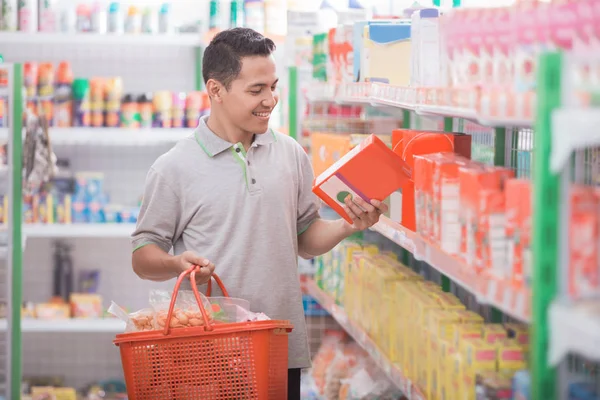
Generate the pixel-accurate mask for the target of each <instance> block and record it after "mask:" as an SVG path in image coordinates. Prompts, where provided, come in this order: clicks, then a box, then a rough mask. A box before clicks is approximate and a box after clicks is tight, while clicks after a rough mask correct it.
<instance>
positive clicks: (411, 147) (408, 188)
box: [392, 129, 471, 231]
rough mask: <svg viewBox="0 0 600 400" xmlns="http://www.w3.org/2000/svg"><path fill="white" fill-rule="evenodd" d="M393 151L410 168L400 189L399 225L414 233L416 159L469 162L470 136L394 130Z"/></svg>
mask: <svg viewBox="0 0 600 400" xmlns="http://www.w3.org/2000/svg"><path fill="white" fill-rule="evenodd" d="M392 148H393V150H394V152H395V153H396V154H398V155H399V156H400V157H402V160H403V161H404V162H405V163H406V165H407V166H408V168H409V173H410V177H411V180H410V181H409V182H408V183H407V184H406V185H405V186H403V187H402V196H401V200H400V201H401V205H398V204H392V207H398V208H401V209H402V211H401V218H396V219H398V220H397V221H396V222H399V223H400V224H402V226H404V227H405V228H408V229H410V230H412V231H416V230H417V226H416V225H417V222H416V215H415V214H416V210H415V208H416V205H415V177H414V174H415V171H414V169H415V162H416V160H415V157H418V156H421V155H426V154H434V153H455V154H458V155H460V156H463V157H465V158H467V159H469V158H471V136H470V135H465V134H462V133H445V132H435V131H419V130H412V129H395V130H394V131H392Z"/></svg>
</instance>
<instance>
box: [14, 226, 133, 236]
mask: <svg viewBox="0 0 600 400" xmlns="http://www.w3.org/2000/svg"><path fill="white" fill-rule="evenodd" d="M134 229H135V224H47V225H44V224H30V225H24V226H23V234H24V235H25V236H26V237H27V238H82V237H87V238H128V237H129V236H131V234H132V233H133V230H134Z"/></svg>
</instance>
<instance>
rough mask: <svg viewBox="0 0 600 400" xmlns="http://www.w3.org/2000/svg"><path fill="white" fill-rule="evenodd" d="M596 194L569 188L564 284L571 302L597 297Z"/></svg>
mask: <svg viewBox="0 0 600 400" xmlns="http://www.w3.org/2000/svg"><path fill="white" fill-rule="evenodd" d="M598 194H599V192H598V191H597V190H595V189H594V188H592V187H589V186H572V187H571V195H570V197H571V218H570V221H571V222H570V226H569V274H568V275H569V277H568V280H569V296H570V297H571V298H572V299H575V300H577V299H583V298H592V297H599V296H600V273H599V271H598V268H599V265H598V256H599V254H598V240H599V238H600V235H599V233H598V230H599V228H600V227H599V222H600V221H599V214H598V211H599V210H598V205H599V196H598Z"/></svg>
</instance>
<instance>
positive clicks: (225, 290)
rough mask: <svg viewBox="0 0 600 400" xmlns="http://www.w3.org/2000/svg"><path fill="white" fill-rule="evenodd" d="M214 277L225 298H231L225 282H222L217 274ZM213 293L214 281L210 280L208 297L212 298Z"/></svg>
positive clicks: (207, 291) (207, 290)
mask: <svg viewBox="0 0 600 400" xmlns="http://www.w3.org/2000/svg"><path fill="white" fill-rule="evenodd" d="M212 277H213V278H214V279H215V282H217V285H219V289H221V292H223V296H224V297H229V292H227V289H225V286H224V285H223V281H222V280H221V278H219V276H218V275H217V274H212ZM211 292H212V279H209V281H208V287H207V288H206V297H210V294H211Z"/></svg>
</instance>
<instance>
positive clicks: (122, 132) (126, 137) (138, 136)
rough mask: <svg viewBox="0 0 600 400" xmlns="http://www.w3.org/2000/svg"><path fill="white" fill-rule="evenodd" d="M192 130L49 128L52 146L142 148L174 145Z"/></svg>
mask: <svg viewBox="0 0 600 400" xmlns="http://www.w3.org/2000/svg"><path fill="white" fill-rule="evenodd" d="M192 132H193V129H187V128H176V129H162V128H153V129H126V128H50V130H49V135H50V140H51V143H52V145H55V146H56V145H97V146H143V145H146V146H147V145H156V144H163V143H174V142H176V141H178V140H180V139H183V138H185V137H187V136H189V135H191V134H192Z"/></svg>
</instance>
